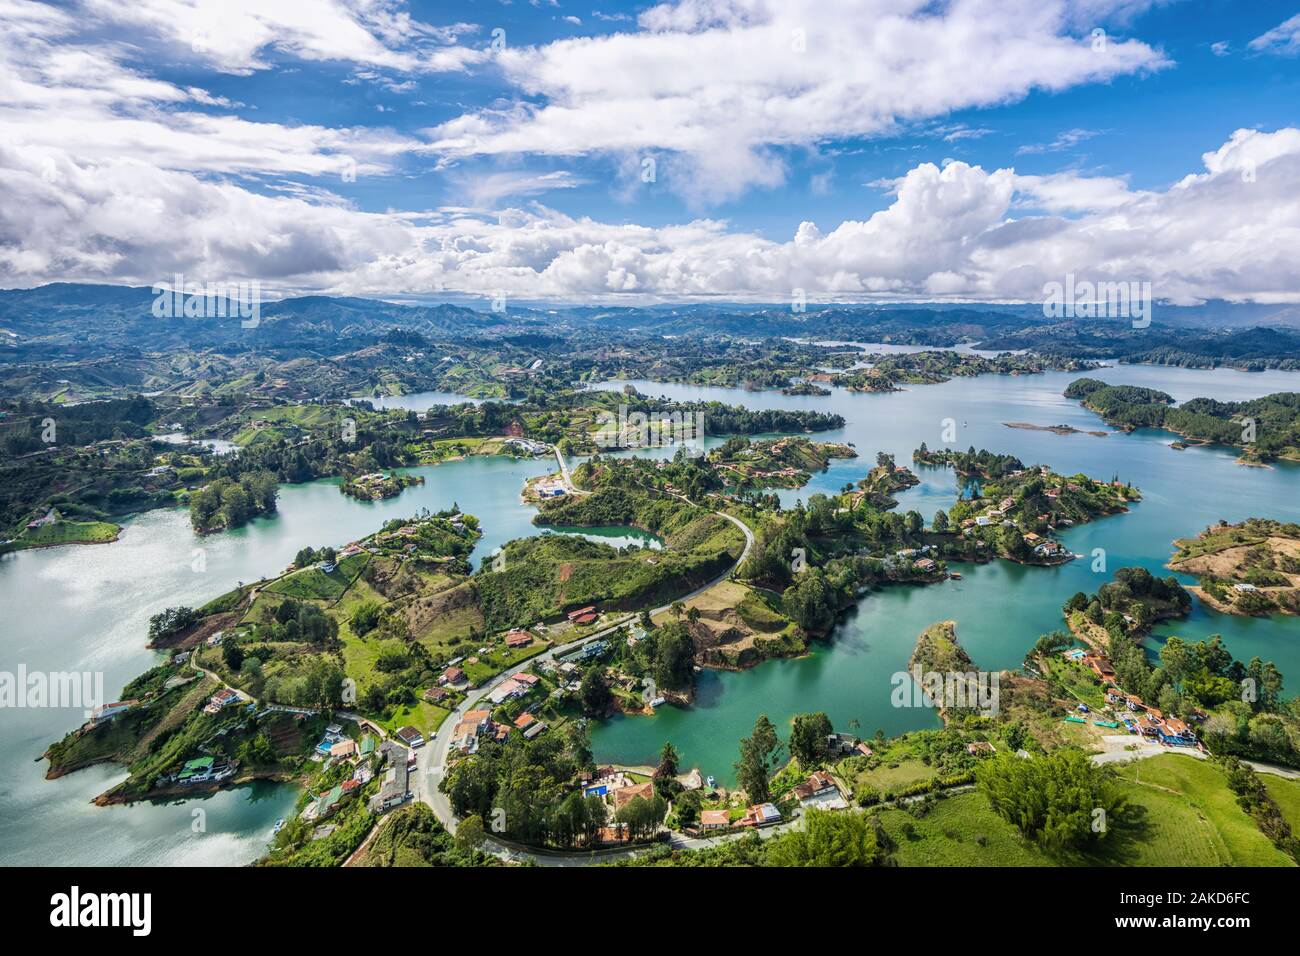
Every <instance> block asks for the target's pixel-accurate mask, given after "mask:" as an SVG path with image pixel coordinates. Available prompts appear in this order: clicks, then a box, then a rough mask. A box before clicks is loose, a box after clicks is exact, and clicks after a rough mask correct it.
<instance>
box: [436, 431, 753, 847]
mask: <svg viewBox="0 0 1300 956" xmlns="http://www.w3.org/2000/svg"><path fill="white" fill-rule="evenodd" d="M557 454H558V452H557ZM715 514H717V515H719V516H720V517H723V518H726V519H727V520H728V521H730V522H731V523H732V524H734V525H735V526H736V527H737V528H739V529H740V530H741V531H742V532H743V533H744V535H745V547H744V549H743V550H742V551H741V553H740V557H739V558H737V559H736V561H735V563H734V564H732V566H731V567H730V568H728V569H727V570H726V571H725V572H723V573H722V574H720V575H718V577H716V578H714V579H713V580H712V581H710V582H709V583H708V584H705V585H703V586H702V587H698V588H696V589H695V590H694V591H692V592H691V593H690V594H686V595H684V596H682V597H679V598H675V599H674V600H676V601H689V600H690V599H691V598H693V597H696V596H697V595H699V594H702V593H703V592H705V591H707V590H708V589H709V588H711V587H714V586H715V585H717V584H720V583H722V582H723V581H726V580H728V579H729V578H730V577H731V576H732V575H733V574H735V572H736V569H737V568H738V567H740V566H741V565H742V564H743V563H744V562H745V559H746V558H748V557H749V555H750V552H751V551H752V550H753V547H754V532H753V531H751V530H750V529H749V526H748V525H746V524H745V523H744V522H743V521H741V520H740V519H739V518H736V517H734V516H732V515H729V514H727V513H726V512H724V511H718V512H715ZM671 607H672V603H671V602H670V603H669V604H665V605H663V606H661V607H657V608H655V609H654V610H652V611H651V612H650V613H651V614H658V613H661V612H663V611H667V610H669V609H670V608H671ZM638 613H639V612H638ZM635 617H636V614H628V615H626V616H624V617H621V618H619V619H618V620H617V621H616V622H615V623H613V624H610V625H608V626H606V627H603V628H601V629H600V630H599V631H595V632H594V633H592V634H588V635H587V636H586V637H584V638H581V639H579V640H576V641H571V642H570V643H568V644H561V645H558V646H556V647H552V648H551V649H549V650H547V651H544V652H543V653H541V654H538V655H537V656H535V657H530V658H528V659H527V660H525V661H521V662H520V663H518V664H516V665H514V666H513V667H510V668H508V669H506V670H504V671H502V672H501V673H500V674H497V675H496V676H495V677H493V678H492V679H491V680H489V681H488V682H487V683H486V684H484V685H483V686H482V687H477V688H475V689H473V690H471V691H470V692H469V693H468V694H466V695H465V699H464V700H463V701H461V703H460V704H459V705H458V706H457V707H456V709H455V710H453V711H452V712H451V713H450V714H448V715H447V718H446V719H445V720H444V721H443V722H442V727H441V728H440V732H439V733H437V734H435V735H434V737H433V739H432V740H430V741H429V742H428V743H426V744H425V745H424V747H422V748H421V750H420V755H419V758H418V760H417V763H416V767H417V772H416V774H415V777H414V781H413V786H412V789H413V790H414V794H415V798H416V799H417V800H422V801H423V802H424V803H426V804H428V805H429V807H430V809H432V810H433V813H434V816H436V817H437V818H438V822H440V823H441V824H442V825H443V826H444V827H446V828H447V831H448V832H449V833H455V832H456V824H457V822H458V821H457V820H456V815H455V814H454V813H453V812H452V809H451V801H450V800H448V799H447V795H446V794H445V793H443V792H442V791H441V790H440V789H439V784H441V783H442V778H443V776H444V775H445V774H446V771H447V759H448V757H449V756H450V755H451V729H452V728H453V727H455V726H456V724H458V723H460V721H461V720H463V719H464V716H465V714H466V713H468V712H469V711H470V710H473V709H474V706H475V705H476V704H477V703H478V702H479V701H480V700H482V699H483V697H484V696H485V695H486V694H487V693H488V692H489V691H490V690H492V688H494V687H496V686H497V685H498V684H501V683H502V682H503V681H506V680H509V679H510V678H511V677H513V676H514V675H516V674H518V673H519V672H520V671H522V670H524V669H525V668H527V667H530V666H532V665H533V664H536V663H539V662H541V661H547V660H552V659H553V658H554V657H555V656H556V654H561V653H568V652H569V651H571V650H573V649H575V648H578V647H581V646H582V645H584V644H588V643H590V642H591V641H595V640H599V639H600V638H602V637H605V636H606V635H608V634H611V633H613V632H614V631H617V630H618V629H619V628H621V627H623V626H624V625H625V624H627V622H628V621H630V620H633V619H634V618H635ZM712 842H714V841H696V840H687V839H685V838H679V839H678V840H677V841H675V842H674V843H673V846H679V847H693V846H696V845H698V846H708V845H710V844H711V843H712ZM488 843H489V844H490V845H491V848H492V850H493V852H495V853H496V855H498V856H500V857H502V858H503V859H515V860H519V859H527V860H529V861H531V862H534V863H536V864H538V865H539V866H575V865H582V864H585V863H590V862H592V861H593V860H596V859H599V860H611V859H617V858H618V857H621V856H627V855H632V854H635V853H636V852H638V851H636V850H627V851H622V852H615V853H613V854H603V855H598V856H597V855H593V854H592V853H590V852H571V853H563V852H550V851H547V852H544V853H542V852H538V853H533V852H531V851H528V850H525V849H522V848H520V847H517V846H515V845H507V844H505V843H501V842H498V841H496V840H493V839H491V838H489V839H488Z"/></svg>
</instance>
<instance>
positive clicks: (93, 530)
mask: <svg viewBox="0 0 1300 956" xmlns="http://www.w3.org/2000/svg"><path fill="white" fill-rule="evenodd" d="M121 530H122V529H121V528H120V527H119V526H118V525H115V524H113V523H112V522H111V521H56V522H54V523H53V524H47V525H44V526H42V527H40V528H31V529H28V530H25V531H23V533H22V534H21V535H20V536H19V537H18V539H17V540H16V541H15V542H14V547H15V548H46V547H50V546H52V545H58V544H104V543H106V542H109V541H115V540H117V536H118V534H119V533H120V532H121Z"/></svg>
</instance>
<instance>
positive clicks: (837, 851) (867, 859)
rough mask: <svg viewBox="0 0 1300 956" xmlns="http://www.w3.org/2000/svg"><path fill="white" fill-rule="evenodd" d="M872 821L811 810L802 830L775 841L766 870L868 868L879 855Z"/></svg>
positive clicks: (857, 815)
mask: <svg viewBox="0 0 1300 956" xmlns="http://www.w3.org/2000/svg"><path fill="white" fill-rule="evenodd" d="M872 820H873V818H872V817H871V816H869V815H868V814H865V813H831V812H829V811H826V810H818V809H817V808H816V807H813V808H811V809H809V810H808V813H807V816H806V817H805V821H804V829H802V830H792V831H791V832H789V833H783V834H781V835H780V836H779V837H774V838H773V839H772V840H771V841H769V842H768V845H767V853H766V856H765V859H764V863H766V864H767V865H768V866H871V865H873V864H874V863H875V862H876V857H877V856H878V854H879V843H878V841H877V840H876V830H875V826H874V824H873V822H872Z"/></svg>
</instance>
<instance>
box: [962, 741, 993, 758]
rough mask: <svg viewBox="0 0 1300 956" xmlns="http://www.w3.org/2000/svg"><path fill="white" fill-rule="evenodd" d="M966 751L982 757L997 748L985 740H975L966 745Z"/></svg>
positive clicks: (973, 755)
mask: <svg viewBox="0 0 1300 956" xmlns="http://www.w3.org/2000/svg"><path fill="white" fill-rule="evenodd" d="M966 752H967V753H969V754H970V755H971V756H972V757H984V756H988V755H989V754H992V753H997V748H996V747H994V746H993V745H992V744H991V743H989V742H988V741H987V740H976V741H975V742H974V743H970V744H967V745H966Z"/></svg>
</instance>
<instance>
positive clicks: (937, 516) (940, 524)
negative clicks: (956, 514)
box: [930, 508, 948, 534]
mask: <svg viewBox="0 0 1300 956" xmlns="http://www.w3.org/2000/svg"><path fill="white" fill-rule="evenodd" d="M930 527H931V528H933V529H934V531H935V533H936V534H944V533H945V532H947V530H948V512H946V511H944V510H943V509H942V508H940V509H939V510H938V511H936V512H935V513H934V521H932V522H931V523H930Z"/></svg>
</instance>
